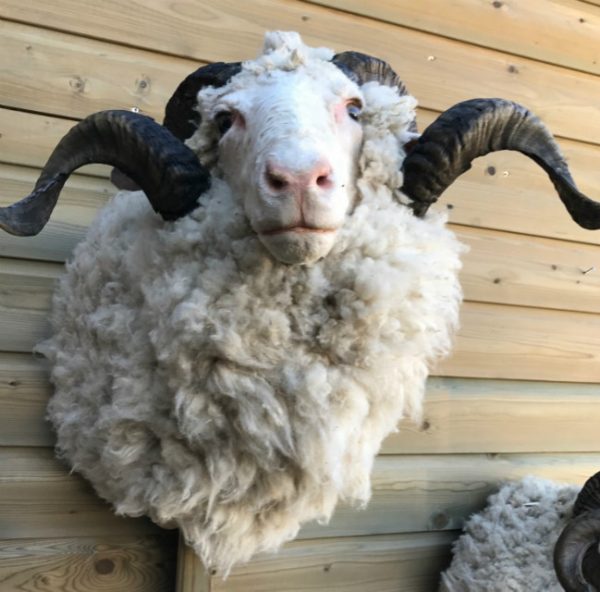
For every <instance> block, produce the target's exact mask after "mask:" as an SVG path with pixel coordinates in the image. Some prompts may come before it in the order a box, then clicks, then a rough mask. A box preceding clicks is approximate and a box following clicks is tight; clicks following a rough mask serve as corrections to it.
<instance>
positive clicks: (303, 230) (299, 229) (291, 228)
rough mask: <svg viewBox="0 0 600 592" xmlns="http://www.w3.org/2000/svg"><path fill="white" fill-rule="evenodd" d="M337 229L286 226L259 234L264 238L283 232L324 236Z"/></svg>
mask: <svg viewBox="0 0 600 592" xmlns="http://www.w3.org/2000/svg"><path fill="white" fill-rule="evenodd" d="M336 230H337V228H315V227H312V226H300V225H299V226H286V227H284V228H274V229H273V230H265V231H264V232H261V234H262V235H264V236H273V235H274V234H283V233H284V232H298V233H300V234H302V233H306V232H316V233H321V234H325V233H328V232H335V231H336Z"/></svg>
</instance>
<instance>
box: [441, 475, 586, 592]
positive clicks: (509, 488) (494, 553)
mask: <svg viewBox="0 0 600 592" xmlns="http://www.w3.org/2000/svg"><path fill="white" fill-rule="evenodd" d="M579 490H580V487H577V486H574V485H560V484H557V483H553V482H551V481H546V480H545V479H538V478H535V477H526V478H525V479H523V480H521V481H517V482H515V483H508V484H506V485H505V486H504V487H502V489H500V491H499V492H498V493H497V494H495V495H493V496H490V498H489V500H488V504H487V506H486V507H485V509H484V510H483V511H482V512H480V513H478V514H475V515H474V516H472V517H471V518H469V520H468V521H467V523H466V524H465V527H464V534H462V535H461V537H460V538H459V539H458V541H456V543H455V544H454V547H453V553H454V558H453V560H452V565H451V566H450V567H449V568H448V569H447V570H446V571H445V572H444V573H443V574H442V583H441V587H440V592H562V590H563V588H562V586H561V585H560V584H559V582H558V579H557V577H556V573H555V571H554V565H553V560H552V558H553V553H554V545H555V544H556V541H557V539H558V537H559V535H560V533H561V532H562V530H563V529H564V528H565V526H566V525H567V522H568V521H569V519H570V518H571V516H572V510H573V504H574V503H575V498H576V497H577V494H578V493H579Z"/></svg>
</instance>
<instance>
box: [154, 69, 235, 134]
mask: <svg viewBox="0 0 600 592" xmlns="http://www.w3.org/2000/svg"><path fill="white" fill-rule="evenodd" d="M241 69H242V64H241V63H240V62H232V63H225V62H217V63H215V64H209V65H208V66H203V67H202V68H198V69H197V70H196V71H195V72H192V73H191V74H190V75H189V76H187V77H186V78H185V79H184V80H183V82H181V84H180V85H179V86H178V87H177V89H176V90H175V92H174V93H173V96H172V97H171V98H170V99H169V102H168V103H167V106H166V108H165V119H164V121H163V125H164V126H165V127H166V128H167V129H168V130H170V132H171V133H172V134H173V135H174V136H175V137H177V138H179V139H180V140H187V138H189V137H190V136H191V135H192V134H193V133H194V132H195V131H196V130H197V129H198V125H199V124H200V114H199V113H198V111H197V110H196V105H197V103H198V99H197V96H198V92H199V91H200V89H202V88H204V87H207V86H214V87H216V88H218V87H220V86H224V85H225V84H227V83H228V82H229V80H231V78H232V77H233V76H235V75H236V74H237V73H238V72H240V70H241Z"/></svg>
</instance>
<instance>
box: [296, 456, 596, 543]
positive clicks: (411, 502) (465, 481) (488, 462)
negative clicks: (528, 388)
mask: <svg viewBox="0 0 600 592" xmlns="http://www.w3.org/2000/svg"><path fill="white" fill-rule="evenodd" d="M599 467H600V453H593V454H562V453H561V454H529V455H528V454H523V455H520V454H506V455H498V454H490V455H475V454H466V455H435V456H423V455H404V456H380V457H378V458H377V459H376V461H375V466H374V468H373V474H372V484H373V495H372V497H371V501H370V502H369V505H368V506H367V508H366V509H364V510H359V509H356V508H352V507H348V505H346V504H341V505H340V506H338V508H337V509H336V511H335V514H334V516H333V518H332V519H331V521H330V523H329V524H328V525H319V524H316V523H311V524H307V525H306V526H305V527H304V528H302V530H301V531H300V535H299V536H300V538H305V537H306V538H313V537H331V536H355V535H365V534H377V533H400V532H422V531H431V530H452V529H460V528H462V525H463V523H464V521H465V519H466V518H467V517H468V516H469V515H470V514H472V513H473V512H477V511H479V510H480V509H481V508H483V507H484V505H485V501H486V499H487V497H488V496H489V495H490V494H492V493H494V492H495V491H497V490H498V488H499V486H500V484H501V483H503V482H505V481H507V480H516V479H521V478H523V477H525V476H526V475H534V476H536V477H541V478H544V479H551V480H553V481H559V482H565V483H573V484H578V485H583V483H584V482H585V480H586V479H587V478H589V477H590V476H591V475H593V474H594V473H596V472H597V471H598V469H599Z"/></svg>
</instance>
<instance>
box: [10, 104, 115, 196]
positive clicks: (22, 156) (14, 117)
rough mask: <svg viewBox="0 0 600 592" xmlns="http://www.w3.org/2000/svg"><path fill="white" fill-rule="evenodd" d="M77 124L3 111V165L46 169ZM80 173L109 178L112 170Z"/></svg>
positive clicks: (83, 169) (103, 168) (87, 169)
mask: <svg viewBox="0 0 600 592" xmlns="http://www.w3.org/2000/svg"><path fill="white" fill-rule="evenodd" d="M75 123H76V121H75V120H73V119H62V118H60V117H51V116H48V115H38V114H37V113H27V112H24V111H15V110H13V109H3V108H1V107H0V162H3V163H8V164H17V165H26V166H32V167H39V168H41V167H43V166H44V164H46V161H47V160H48V158H49V156H50V154H51V153H52V150H54V148H55V146H56V145H57V144H58V142H59V140H60V139H61V138H62V137H63V136H64V135H65V134H66V133H67V132H68V131H69V130H70V129H71V128H72V127H73V126H74V125H75ZM77 173H81V174H85V175H95V176H100V177H104V178H107V177H108V174H109V173H110V168H109V167H107V166H106V165H102V164H98V165H96V164H94V165H86V166H83V167H81V168H80V169H78V170H77ZM3 187H4V184H3ZM30 189H31V188H29V189H28V190H27V193H29V190H30ZM3 197H4V195H3Z"/></svg>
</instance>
